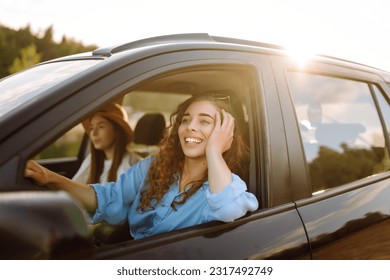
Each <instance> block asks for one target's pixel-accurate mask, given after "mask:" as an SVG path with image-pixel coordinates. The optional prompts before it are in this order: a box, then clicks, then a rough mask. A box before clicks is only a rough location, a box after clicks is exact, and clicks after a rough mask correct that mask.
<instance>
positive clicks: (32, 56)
mask: <svg viewBox="0 0 390 280" xmlns="http://www.w3.org/2000/svg"><path fill="white" fill-rule="evenodd" d="M40 61H41V55H40V54H39V53H37V47H36V46H35V44H31V45H29V46H27V47H26V48H23V49H22V50H21V51H20V57H16V58H15V60H14V62H13V63H12V65H11V66H10V67H9V69H8V71H9V73H11V74H12V73H16V72H19V71H21V70H23V69H25V68H27V67H30V66H32V65H35V64H37V63H39V62H40Z"/></svg>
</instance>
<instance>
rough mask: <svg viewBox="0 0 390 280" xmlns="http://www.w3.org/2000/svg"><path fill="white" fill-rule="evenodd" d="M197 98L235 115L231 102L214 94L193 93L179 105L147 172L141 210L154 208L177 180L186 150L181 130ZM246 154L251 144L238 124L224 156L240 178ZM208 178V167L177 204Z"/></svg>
mask: <svg viewBox="0 0 390 280" xmlns="http://www.w3.org/2000/svg"><path fill="white" fill-rule="evenodd" d="M197 101H209V102H211V103H213V104H215V105H216V106H217V107H218V108H219V109H224V110H225V111H227V112H228V113H230V114H233V111H232V108H231V106H230V102H228V100H226V99H225V98H222V99H220V98H217V97H215V96H214V95H200V96H193V97H191V98H189V99H187V100H186V101H184V102H183V103H182V104H180V105H179V106H178V108H177V110H176V111H175V112H174V113H173V114H172V115H171V117H170V120H171V122H170V123H171V125H170V127H168V128H167V129H166V132H165V135H164V137H163V139H162V140H161V142H160V144H159V147H160V151H159V153H158V154H157V155H156V159H155V160H154V161H153V163H152V164H151V166H150V169H149V174H148V182H150V186H149V188H147V189H146V190H144V191H143V192H142V196H141V203H140V209H141V210H142V211H146V210H148V209H150V208H153V207H154V206H155V205H156V204H158V203H159V202H160V201H161V199H162V198H163V196H164V195H165V194H166V193H167V191H168V189H169V186H170V185H171V184H172V183H173V182H175V181H176V180H177V179H178V177H177V175H180V174H181V173H182V171H183V162H184V153H183V151H182V148H181V145H180V139H179V135H178V130H179V126H180V123H181V121H182V118H183V116H184V113H185V112H186V110H187V108H188V107H189V106H190V105H191V104H192V103H194V102H197ZM233 117H234V115H233ZM247 153H248V147H247V145H246V143H245V140H244V137H243V135H242V132H241V131H240V128H239V126H238V125H237V124H236V125H235V126H234V138H233V142H232V145H231V147H230V149H229V150H227V151H226V152H224V153H223V158H224V159H225V162H226V164H227V166H228V167H229V169H230V170H231V171H232V172H233V173H235V174H237V175H238V176H240V177H243V176H245V175H246V168H245V167H246V164H244V159H245V157H246V156H247ZM206 180H207V170H206V172H205V174H204V176H203V178H202V179H201V180H199V181H195V182H191V183H189V185H191V187H190V188H189V189H188V190H186V191H185V192H184V194H183V197H182V199H181V201H179V202H177V203H178V204H181V203H184V202H185V201H186V200H187V199H188V198H189V197H190V196H191V195H193V194H194V193H195V192H196V191H197V190H198V189H199V188H200V187H201V186H202V185H203V183H204V182H205V181H206ZM152 201H155V204H154V205H152Z"/></svg>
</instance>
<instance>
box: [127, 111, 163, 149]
mask: <svg viewBox="0 0 390 280" xmlns="http://www.w3.org/2000/svg"><path fill="white" fill-rule="evenodd" d="M164 130H165V118H164V116H163V115H162V114H161V113H148V114H145V115H143V116H142V117H141V118H140V119H139V121H138V122H137V124H136V126H135V129H134V143H136V144H144V145H149V146H150V145H158V143H159V142H160V140H161V138H162V137H163V135H164Z"/></svg>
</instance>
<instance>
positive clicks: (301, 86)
mask: <svg viewBox="0 0 390 280" xmlns="http://www.w3.org/2000/svg"><path fill="white" fill-rule="evenodd" d="M288 81H289V84H290V90H291V93H292V97H293V101H294V106H295V110H296V114H297V119H298V123H299V127H300V132H301V136H302V142H303V146H304V150H305V154H306V160H307V164H308V167H309V172H310V177H311V183H312V188H313V192H316V191H321V190H324V189H327V188H332V187H336V186H339V185H342V184H346V183H349V182H353V181H355V180H359V179H361V178H364V177H367V176H371V175H374V174H378V173H380V172H383V171H385V170H387V164H385V162H386V161H387V149H386V146H385V138H384V134H383V127H382V125H381V122H380V118H379V114H378V111H377V109H376V107H375V102H374V99H373V98H372V94H371V91H370V87H369V85H368V84H366V83H363V82H358V81H353V80H347V79H341V78H334V77H327V76H320V75H313V74H307V73H299V72H289V73H288Z"/></svg>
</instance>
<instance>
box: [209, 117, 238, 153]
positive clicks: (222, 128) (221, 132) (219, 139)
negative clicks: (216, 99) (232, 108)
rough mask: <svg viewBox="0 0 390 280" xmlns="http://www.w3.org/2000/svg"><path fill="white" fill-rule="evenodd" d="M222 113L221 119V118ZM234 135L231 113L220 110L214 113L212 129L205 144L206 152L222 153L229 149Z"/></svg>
mask: <svg viewBox="0 0 390 280" xmlns="http://www.w3.org/2000/svg"><path fill="white" fill-rule="evenodd" d="M221 115H222V120H221ZM233 136H234V118H233V116H232V115H231V114H229V113H228V112H226V111H225V110H222V112H221V113H219V112H217V113H216V114H215V124H214V129H213V131H212V132H211V134H210V137H209V139H208V142H207V146H206V154H207V153H209V152H218V153H220V154H223V153H224V152H226V151H227V150H229V149H230V147H231V145H232V142H233Z"/></svg>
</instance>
